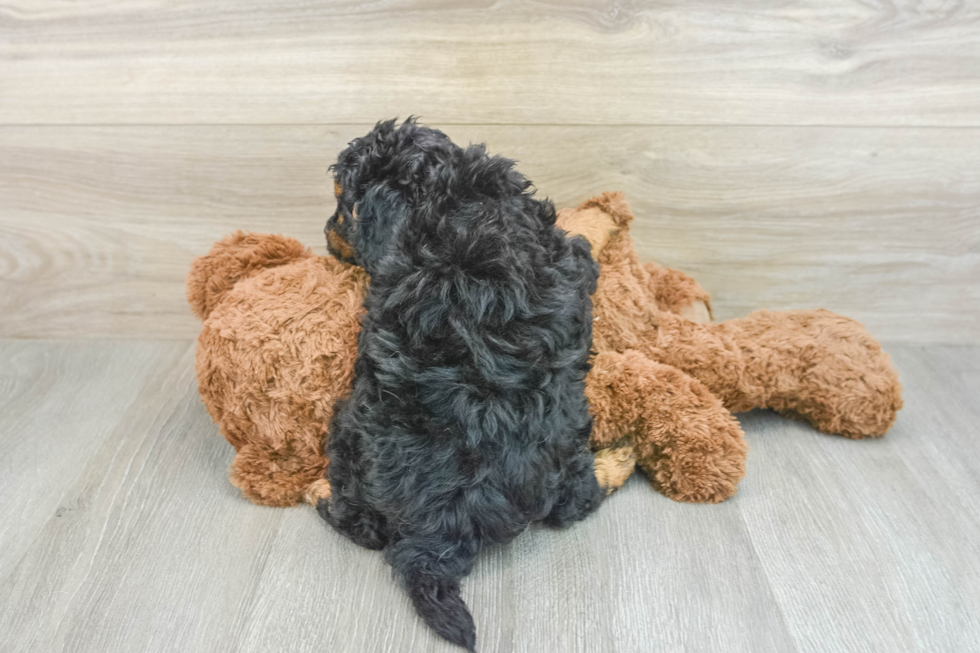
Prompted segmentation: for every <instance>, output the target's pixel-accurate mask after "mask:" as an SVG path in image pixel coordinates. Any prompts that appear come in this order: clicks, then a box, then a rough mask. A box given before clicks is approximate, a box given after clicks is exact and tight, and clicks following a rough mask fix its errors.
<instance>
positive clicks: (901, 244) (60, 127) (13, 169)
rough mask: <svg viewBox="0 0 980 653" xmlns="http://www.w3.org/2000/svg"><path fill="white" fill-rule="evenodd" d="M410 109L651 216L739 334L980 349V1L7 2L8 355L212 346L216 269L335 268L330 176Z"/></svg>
mask: <svg viewBox="0 0 980 653" xmlns="http://www.w3.org/2000/svg"><path fill="white" fill-rule="evenodd" d="M464 4H465V5H466V6H465V7H464V6H463V5H464ZM410 113H412V114H420V115H421V116H422V117H423V119H424V120H425V121H426V122H428V123H429V124H432V125H435V126H439V127H441V128H443V129H445V130H446V131H447V132H448V133H449V134H450V135H451V136H453V137H454V138H456V139H458V140H460V141H464V142H465V141H471V140H472V141H485V142H487V143H488V145H489V146H490V148H491V149H492V150H494V151H497V152H501V153H505V154H508V155H511V156H513V157H516V158H518V159H520V161H521V167H522V169H523V170H524V171H525V172H526V173H527V174H528V175H529V176H530V177H531V178H532V179H534V180H535V183H536V185H537V187H538V188H539V189H540V191H541V192H542V193H544V194H546V195H548V196H550V197H552V198H553V199H555V201H556V203H558V204H559V205H568V204H572V203H575V202H578V201H580V200H582V199H584V198H586V197H588V196H590V195H592V194H595V193H597V192H600V191H603V190H607V189H621V190H624V191H626V193H627V196H628V198H629V199H630V201H631V203H632V205H633V207H634V209H635V212H636V214H637V217H638V223H637V225H636V227H635V233H636V239H637V241H638V246H639V247H640V250H641V253H642V255H643V256H644V257H647V258H655V259H657V260H659V261H661V262H663V263H665V264H667V265H670V266H673V267H678V268H681V269H684V270H688V271H689V272H691V273H693V274H694V275H695V276H696V277H697V278H698V279H699V280H700V281H701V282H702V283H703V285H704V286H705V287H707V288H708V289H709V290H710V291H711V292H712V293H713V296H714V302H715V308H716V315H717V316H718V317H720V318H728V317H735V316H738V315H741V314H743V313H745V312H748V311H750V310H753V309H756V308H762V307H771V308H779V309H782V308H796V307H816V306H825V307H827V308H830V309H833V310H837V311H840V312H843V313H847V314H849V315H852V316H854V317H856V318H858V319H860V320H862V321H863V322H865V323H866V324H867V325H868V327H869V328H870V329H871V331H872V333H874V334H875V335H877V336H878V337H880V338H882V339H883V340H904V341H912V342H951V343H967V342H973V343H976V342H980V2H974V1H967V2H960V1H943V0H920V1H914V0H900V1H898V0H896V1H887V0H862V1H856V0H808V1H801V2H790V3H786V2H780V3H775V2H755V1H752V0H746V1H744V2H737V3H734V2H731V1H730V0H663V1H660V2H650V3H643V2H629V1H613V2H602V1H599V0H573V1H571V2H559V1H557V0H554V1H548V0H542V1H538V2H492V3H491V2H471V3H461V2H449V1H447V0H423V1H417V2H409V1H404V2H380V1H379V2H360V1H359V0H348V1H345V2H331V1H321V2H308V1H307V0H285V1H282V2H266V1H264V2H258V1H255V2H251V1H249V2H244V1H243V2H235V3H231V2H226V3H204V2H197V1H196V0H183V1H174V2H164V1H150V2H147V1H146V0H119V1H115V2H97V3H69V2H63V1H60V0H6V1H5V2H4V3H3V4H2V6H0V336H6V337H66V336H73V337H93V338H95V337H133V338H137V337H139V338H147V337H150V338H187V337H193V336H194V335H195V334H196V332H197V330H198V325H197V324H196V322H195V320H194V319H193V318H192V317H191V316H190V313H189V311H188V309H187V306H186V303H185V301H184V295H183V280H184V276H185V274H186V272H187V269H188V265H189V263H190V261H191V259H192V258H193V257H194V256H196V255H199V254H202V253H204V252H205V251H207V248H208V246H209V245H210V243H211V242H213V241H214V240H216V239H218V238H220V237H221V236H222V235H224V234H226V233H228V232H230V231H232V230H234V229H239V228H240V229H246V230H254V231H278V232H284V233H287V234H291V235H294V236H296V237H298V238H300V239H302V240H303V241H304V242H306V243H308V244H310V245H312V246H315V247H317V248H319V249H320V250H321V251H322V250H323V247H322V244H323V242H322V234H321V231H320V230H321V227H322V224H323V222H324V220H325V218H326V216H327V215H328V214H329V213H330V212H331V211H332V210H333V206H332V204H333V202H332V198H331V192H330V183H329V182H328V179H327V176H326V168H327V166H328V165H329V164H330V162H331V161H332V159H333V158H334V157H335V155H336V153H337V151H338V150H339V149H341V148H342V147H343V145H344V144H345V143H346V142H347V141H348V140H350V139H351V138H353V137H355V136H357V135H360V134H362V133H363V132H365V131H366V130H367V129H368V128H369V127H370V125H371V124H372V123H373V122H374V121H375V120H377V119H381V118H386V117H392V116H401V117H404V116H406V115H408V114H410Z"/></svg>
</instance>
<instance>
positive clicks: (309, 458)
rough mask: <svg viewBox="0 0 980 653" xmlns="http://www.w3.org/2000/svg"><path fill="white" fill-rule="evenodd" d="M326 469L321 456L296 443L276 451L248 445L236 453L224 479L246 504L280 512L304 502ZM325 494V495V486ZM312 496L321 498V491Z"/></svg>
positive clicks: (256, 444)
mask: <svg viewBox="0 0 980 653" xmlns="http://www.w3.org/2000/svg"><path fill="white" fill-rule="evenodd" d="M326 466H327V459H326V457H325V456H324V455H323V454H322V453H320V452H319V451H317V450H316V449H314V448H311V447H309V446H306V445H305V444H304V443H303V442H302V441H299V440H290V441H288V442H284V443H282V445H281V446H279V447H274V446H271V445H270V444H268V443H267V442H252V443H249V444H246V445H244V446H243V447H241V448H240V449H239V450H238V454H237V455H236V456H235V459H234V461H232V463H231V470H230V471H229V474H228V478H229V480H230V481H231V483H232V485H234V486H235V487H237V488H238V489H240V490H241V491H242V494H244V495H245V497H246V498H247V499H248V500H249V501H252V502H253V503H258V504H260V505H264V506H276V507H283V508H284V507H289V506H295V505H296V504H298V503H300V502H301V501H303V500H307V495H308V494H309V492H310V490H311V489H313V488H312V487H311V486H313V485H314V484H315V483H316V482H317V481H319V480H320V479H322V478H323V472H324V469H325V468H326ZM325 491H326V492H327V493H329V485H328V486H327V488H326V489H325ZM315 492H316V493H319V494H322V493H323V492H324V488H322V487H316V488H315Z"/></svg>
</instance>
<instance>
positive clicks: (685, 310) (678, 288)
mask: <svg viewBox="0 0 980 653" xmlns="http://www.w3.org/2000/svg"><path fill="white" fill-rule="evenodd" d="M643 267H644V269H646V271H647V272H648V273H649V276H648V277H647V278H646V279H645V281H646V284H647V287H648V288H649V290H650V294H651V295H652V296H653V298H654V300H655V301H656V302H657V308H659V309H660V310H662V311H668V312H670V313H674V314H675V315H680V316H681V317H685V318H687V319H689V320H693V321H695V322H700V323H702V324H707V323H709V322H711V320H712V313H711V301H710V298H709V295H708V292H707V291H706V290H705V289H704V288H702V287H701V286H700V285H698V282H697V281H695V280H694V279H692V278H691V277H689V276H688V275H686V274H684V273H683V272H681V271H680V270H672V269H670V268H665V267H662V266H660V265H658V264H656V263H654V262H652V261H649V262H647V263H644V264H643Z"/></svg>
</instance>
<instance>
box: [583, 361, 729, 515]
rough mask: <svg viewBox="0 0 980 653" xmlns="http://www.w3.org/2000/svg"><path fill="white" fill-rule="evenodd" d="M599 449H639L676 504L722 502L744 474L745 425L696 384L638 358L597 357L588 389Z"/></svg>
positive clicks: (651, 474)
mask: <svg viewBox="0 0 980 653" xmlns="http://www.w3.org/2000/svg"><path fill="white" fill-rule="evenodd" d="M586 395H587V396H588V397H589V402H590V404H591V406H592V411H593V415H594V417H595V425H594V427H593V436H592V444H593V448H594V449H600V450H603V449H613V448H617V447H621V446H622V445H623V444H624V443H626V442H632V449H633V454H634V455H635V460H636V462H637V464H639V465H640V467H641V468H642V469H643V470H644V472H645V473H646V474H647V476H648V478H649V479H650V482H651V483H652V484H653V486H654V487H655V488H656V489H657V490H658V491H660V492H662V493H663V494H665V495H667V496H668V497H670V498H671V499H674V500H676V501H691V502H703V503H717V502H719V501H724V500H725V499H727V498H728V497H730V496H731V495H732V494H734V493H735V490H736V486H737V485H738V482H739V481H740V480H741V479H742V477H743V476H744V475H745V456H746V451H747V448H746V445H745V438H744V434H743V433H742V429H741V428H740V427H739V425H738V422H737V421H736V420H735V418H734V417H732V415H731V413H729V412H728V410H726V409H725V407H724V406H723V405H722V403H721V401H720V400H719V399H718V398H716V397H715V396H713V395H712V394H711V392H710V391H709V390H708V389H707V388H706V387H705V386H704V385H703V384H702V383H700V382H698V381H697V380H696V379H693V378H691V377H689V376H687V375H686V374H684V373H683V372H681V371H680V370H677V369H675V368H672V367H669V366H667V365H663V364H661V363H656V362H653V361H651V360H650V359H649V358H647V357H645V356H644V355H643V354H641V353H640V352H637V351H633V350H628V351H626V352H624V353H622V354H620V353H615V352H605V353H601V354H599V355H597V356H596V358H595V360H594V361H593V367H592V371H591V372H590V375H589V378H588V379H587V383H586Z"/></svg>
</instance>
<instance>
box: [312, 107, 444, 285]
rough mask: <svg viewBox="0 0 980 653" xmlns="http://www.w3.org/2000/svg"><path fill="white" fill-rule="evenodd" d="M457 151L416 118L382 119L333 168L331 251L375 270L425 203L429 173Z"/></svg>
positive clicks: (328, 230)
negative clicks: (421, 202) (414, 210)
mask: <svg viewBox="0 0 980 653" xmlns="http://www.w3.org/2000/svg"><path fill="white" fill-rule="evenodd" d="M454 149H459V148H458V147H457V146H456V145H454V144H453V143H452V141H450V140H449V138H448V137H447V136H446V135H445V134H443V133H442V132H440V131H438V130H435V129H430V128H427V127H422V126H420V125H418V124H416V122H415V121H414V120H413V119H412V118H409V119H408V120H406V121H405V122H403V123H402V124H401V125H397V126H396V124H395V121H394V120H389V121H387V122H379V123H378V124H377V125H375V127H374V129H372V130H371V131H370V132H368V134H367V135H365V136H363V137H361V138H356V139H354V140H353V141H351V142H350V144H349V145H348V146H347V149H345V150H344V151H343V152H341V153H340V156H339V157H337V163H335V164H334V165H332V166H331V167H330V170H331V171H332V172H333V175H334V194H335V195H336V197H337V210H336V211H335V212H334V214H333V215H332V216H330V219H329V220H327V225H326V227H325V228H324V233H325V234H326V236H327V249H329V251H330V253H331V254H333V255H334V256H336V257H337V258H339V259H341V260H343V261H346V262H348V263H353V264H355V265H359V266H361V267H363V268H364V269H365V270H367V271H368V272H369V273H371V272H373V271H374V269H375V266H376V265H377V263H378V261H380V260H381V258H382V257H383V256H384V254H385V252H386V251H387V250H388V248H389V247H390V246H391V244H392V243H393V242H394V240H395V237H396V236H397V234H398V230H399V229H400V228H401V226H402V224H403V223H404V222H405V219H406V218H407V217H408V214H409V211H410V210H411V208H412V206H413V205H415V204H417V202H418V201H419V199H420V197H421V194H422V188H423V186H424V184H425V175H426V171H427V170H429V169H430V168H431V167H432V166H433V165H435V164H436V163H437V162H438V161H440V160H442V159H447V158H449V157H450V156H451V155H452V153H453V150H454Z"/></svg>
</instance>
